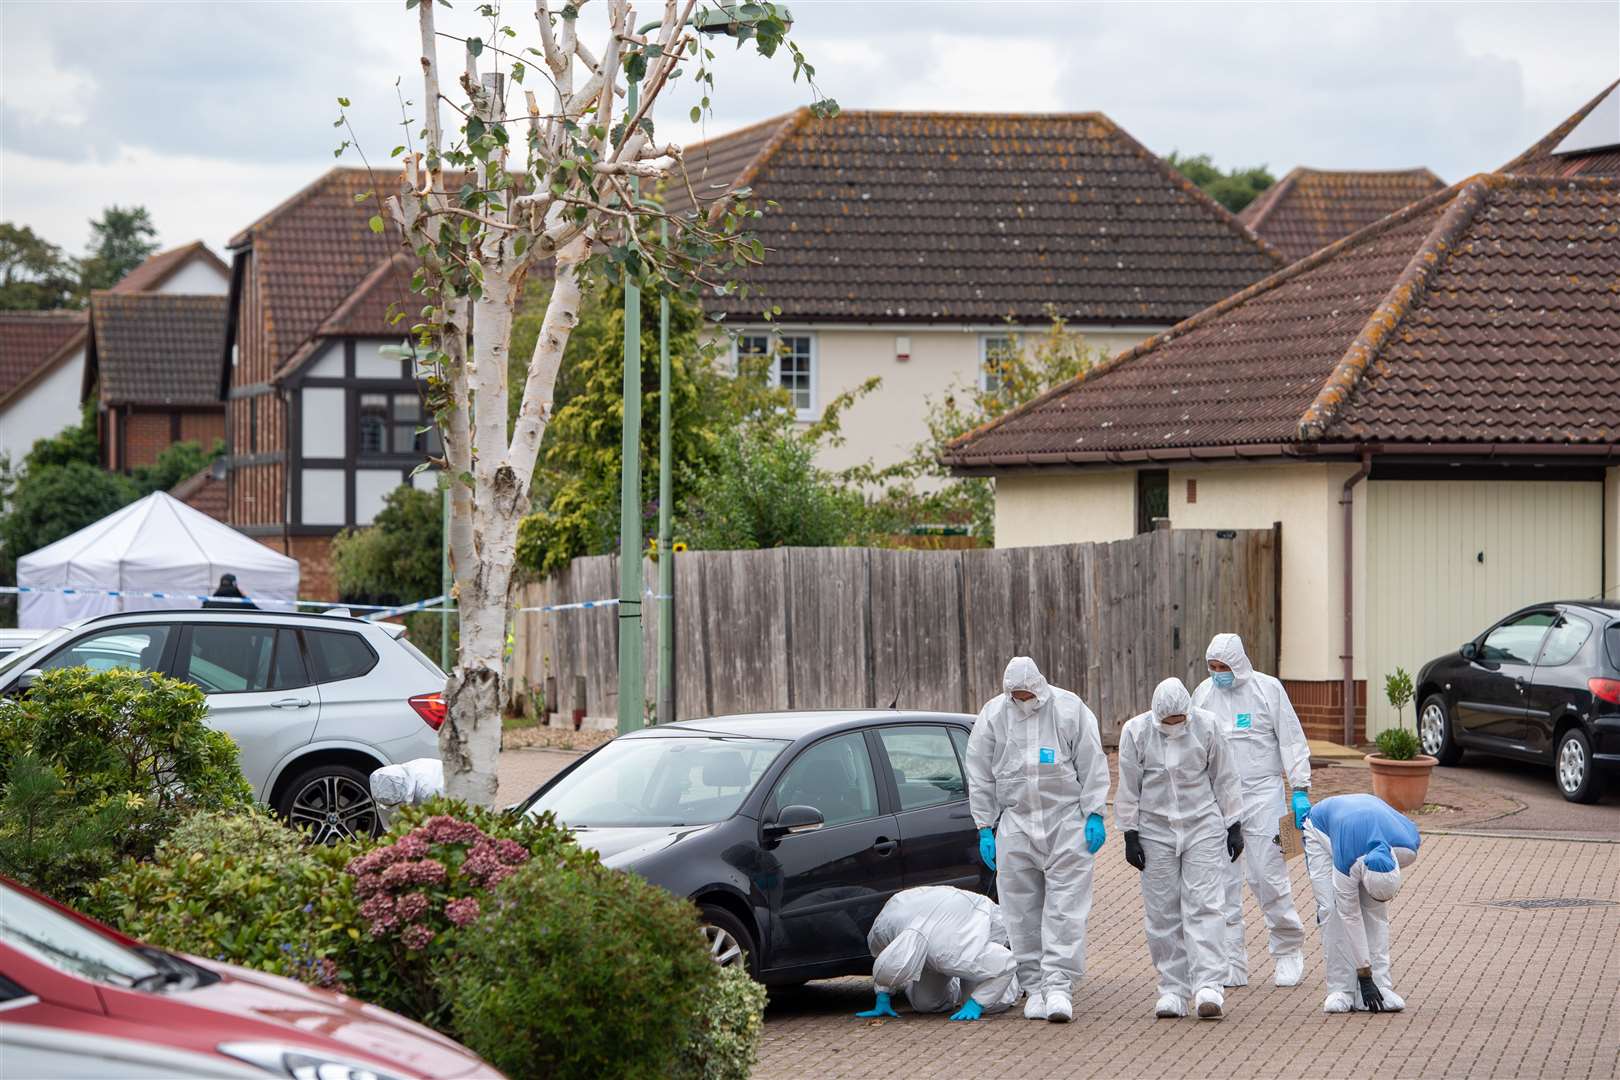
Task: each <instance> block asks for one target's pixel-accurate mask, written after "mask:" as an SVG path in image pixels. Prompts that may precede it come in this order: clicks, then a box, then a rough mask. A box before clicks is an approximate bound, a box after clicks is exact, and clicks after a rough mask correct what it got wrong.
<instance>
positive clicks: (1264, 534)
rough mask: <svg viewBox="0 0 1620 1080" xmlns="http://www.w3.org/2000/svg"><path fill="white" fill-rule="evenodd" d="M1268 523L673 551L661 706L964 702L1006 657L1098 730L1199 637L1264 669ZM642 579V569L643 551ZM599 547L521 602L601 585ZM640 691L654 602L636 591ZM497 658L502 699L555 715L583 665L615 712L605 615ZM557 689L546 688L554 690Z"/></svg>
mask: <svg viewBox="0 0 1620 1080" xmlns="http://www.w3.org/2000/svg"><path fill="white" fill-rule="evenodd" d="M1281 544H1282V533H1281V528H1280V526H1279V527H1277V528H1274V529H1269V530H1236V531H1233V530H1221V531H1219V532H1216V531H1200V530H1160V531H1157V532H1153V533H1147V534H1144V535H1142V536H1137V537H1134V538H1132V539H1129V540H1120V541H1116V542H1113V543H1098V544H1065V545H1054V546H1051V547H1031V548H1007V549H1001V550H995V551H990V550H974V551H901V550H887V549H870V548H778V549H774V550H769V551H701V552H686V553H683V554H680V555H677V556H675V560H676V561H675V627H676V632H675V642H676V646H675V671H676V679H675V701H676V713H677V715H678V716H679V718H681V719H690V718H692V717H701V716H713V715H720V714H725V713H735V712H750V711H756V710H766V709H808V708H828V707H857V708H861V707H864V708H882V707H887V706H888V705H889V704H890V703H891V702H893V703H896V704H898V706H899V707H900V708H902V709H935V710H945V711H951V712H977V711H978V709H979V707H980V706H981V705H982V704H983V703H984V702H985V701H986V700H988V699H989V698H991V697H993V696H994V695H996V694H997V693H999V692H1000V690H1001V676H1002V671H1003V669H1004V668H1005V666H1006V663H1007V660H1008V659H1009V658H1010V657H1012V656H1015V655H1019V654H1025V655H1029V656H1032V657H1034V659H1035V661H1036V663H1037V664H1039V665H1040V668H1041V670H1042V672H1043V673H1045V675H1046V676H1047V678H1048V679H1049V680H1051V681H1052V682H1053V683H1055V684H1057V685H1059V686H1063V687H1067V688H1069V689H1072V690H1074V691H1075V692H1076V693H1078V694H1080V695H1081V697H1083V698H1084V699H1085V700H1086V703H1087V704H1089V705H1090V706H1091V708H1092V710H1093V711H1094V712H1095V713H1096V714H1097V717H1098V719H1099V720H1100V721H1101V722H1102V727H1103V733H1104V736H1105V737H1110V736H1117V734H1118V731H1119V728H1120V726H1121V725H1122V724H1123V723H1124V722H1125V720H1127V719H1129V718H1130V717H1131V716H1132V715H1134V714H1136V713H1138V712H1141V711H1142V710H1144V709H1146V708H1147V707H1148V704H1149V698H1150V696H1151V694H1152V690H1153V686H1154V685H1155V684H1156V683H1157V682H1158V681H1159V680H1160V679H1163V678H1165V677H1167V676H1169V675H1179V676H1180V677H1181V678H1182V679H1183V680H1184V681H1186V682H1187V684H1188V687H1189V688H1191V687H1193V686H1195V685H1197V683H1198V681H1199V680H1201V679H1202V678H1203V677H1204V674H1205V669H1204V647H1205V645H1206V644H1207V643H1208V642H1209V639H1210V637H1211V636H1212V635H1214V634H1215V633H1218V632H1221V631H1236V632H1237V633H1240V634H1242V635H1243V640H1244V642H1245V644H1246V645H1247V647H1248V651H1249V655H1250V657H1251V658H1252V659H1253V660H1254V661H1255V663H1256V665H1257V666H1259V667H1260V668H1262V669H1263V670H1273V671H1274V670H1276V659H1277V643H1278V641H1279V627H1278V619H1279V607H1278V596H1279V591H1278V589H1279V582H1278V571H1279V567H1280V566H1281ZM643 570H644V579H645V580H646V581H647V582H648V583H656V582H657V580H658V576H657V573H656V571H655V568H654V566H653V564H652V563H651V562H648V563H647V564H646V565H645V566H644V568H643ZM617 591H618V560H617V558H616V557H614V556H610V555H603V556H594V557H591V558H583V559H576V560H574V562H573V564H572V565H571V566H569V568H568V569H567V570H565V571H562V572H560V573H557V574H555V575H553V576H552V577H550V578H548V579H547V580H545V581H544V582H540V583H538V584H533V585H529V586H526V587H525V588H524V590H523V591H522V593H521V596H520V599H521V605H520V606H522V607H525V608H538V607H543V606H547V605H552V604H562V603H569V602H575V601H581V600H596V599H602V598H606V597H612V596H614V595H616V594H617ZM642 610H643V615H644V633H645V641H644V644H645V656H646V686H645V689H644V692H643V695H642V696H643V701H644V704H645V706H646V708H647V710H648V711H649V713H650V712H651V708H652V702H653V700H654V697H655V693H656V685H657V683H656V680H657V655H658V654H657V647H656V642H657V627H658V605H657V603H655V602H653V601H652V600H651V599H649V600H648V601H647V602H646V603H645V604H644V605H643V608H642ZM516 620H517V621H516V628H515V631H516V634H515V640H514V646H513V650H512V656H511V660H510V662H509V668H508V674H509V676H510V678H511V685H512V687H513V691H514V696H515V697H516V698H517V699H518V700H519V701H520V702H527V703H531V705H532V702H533V701H534V700H535V692H536V691H540V690H541V689H542V688H544V687H548V686H549V687H551V688H552V691H551V692H552V694H553V696H554V697H555V696H557V695H558V694H560V695H561V697H562V700H561V701H560V702H557V701H552V702H550V703H549V705H550V708H551V709H552V710H554V711H559V712H562V713H564V714H566V713H567V712H568V711H569V709H570V707H571V706H572V704H573V702H571V701H570V700H569V698H570V696H571V691H570V689H569V688H571V687H573V686H575V685H576V682H577V680H576V676H583V677H584V688H585V696H586V701H585V709H586V712H587V713H588V714H589V715H591V716H593V717H610V716H613V715H615V714H616V713H617V711H618V685H617V683H618V637H617V635H618V626H619V616H618V609H617V608H614V607H603V608H585V609H575V610H570V611H559V612H537V611H526V612H521V613H520V614H518V615H517V616H516ZM558 688H560V689H558Z"/></svg>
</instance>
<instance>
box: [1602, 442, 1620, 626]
mask: <svg viewBox="0 0 1620 1080" xmlns="http://www.w3.org/2000/svg"><path fill="white" fill-rule="evenodd" d="M1603 595H1605V596H1607V597H1608V598H1609V599H1611V600H1613V599H1615V598H1617V597H1620V466H1617V467H1615V468H1611V469H1609V470H1608V471H1607V472H1605V473H1604V474H1603Z"/></svg>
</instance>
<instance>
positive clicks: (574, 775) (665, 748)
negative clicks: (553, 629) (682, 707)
mask: <svg viewBox="0 0 1620 1080" xmlns="http://www.w3.org/2000/svg"><path fill="white" fill-rule="evenodd" d="M787 745H788V742H787V740H785V739H748V738H738V737H731V736H695V735H694V736H684V735H682V736H665V735H661V736H656V737H652V738H646V737H643V738H628V739H616V740H614V741H613V742H611V743H608V744H607V745H606V746H604V747H602V749H600V750H598V751H597V752H596V753H594V754H592V755H591V756H590V757H588V758H586V759H585V760H584V761H582V762H580V764H579V766H578V767H577V768H575V769H574V770H573V771H572V772H570V773H569V774H568V775H567V776H564V777H562V778H561V779H559V780H558V781H557V782H556V783H555V784H553V785H552V786H551V788H550V789H549V790H547V791H546V792H545V793H544V794H543V795H541V796H540V798H538V799H536V800H535V801H534V803H533V804H532V805H531V806H530V807H529V811H528V812H529V813H530V814H542V813H545V812H546V811H548V810H549V811H550V812H551V813H553V814H555V815H556V816H557V820H558V821H559V822H561V823H562V824H564V825H567V826H569V827H571V828H620V827H623V828H635V827H649V828H650V827H657V826H678V825H710V824H713V823H714V822H716V821H724V820H725V819H726V818H728V817H730V816H731V815H732V814H735V813H736V812H737V807H739V806H741V805H742V801H743V799H744V798H746V797H747V795H748V793H749V792H750V791H752V790H753V788H754V785H755V784H757V783H759V778H760V777H761V776H763V775H765V770H766V769H768V768H770V765H771V762H773V761H775V760H776V758H777V756H778V755H780V754H781V753H782V751H783V750H784V749H786V747H787Z"/></svg>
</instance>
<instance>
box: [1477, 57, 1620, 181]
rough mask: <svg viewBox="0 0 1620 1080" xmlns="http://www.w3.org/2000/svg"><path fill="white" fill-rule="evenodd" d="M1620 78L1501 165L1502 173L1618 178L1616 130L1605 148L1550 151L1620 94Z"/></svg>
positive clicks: (1619, 143)
mask: <svg viewBox="0 0 1620 1080" xmlns="http://www.w3.org/2000/svg"><path fill="white" fill-rule="evenodd" d="M1617 88H1620V79H1616V80H1615V81H1614V82H1612V83H1610V84H1609V85H1608V86H1606V87H1605V88H1604V89H1603V90H1602V91H1601V92H1599V94H1598V95H1597V97H1595V98H1593V99H1592V100H1591V101H1588V102H1587V103H1586V104H1585V105H1582V106H1581V107H1580V108H1579V109H1576V110H1575V112H1574V113H1573V114H1571V115H1570V117H1569V119H1567V120H1565V121H1564V122H1563V123H1562V124H1559V125H1558V126H1557V127H1555V128H1553V129H1552V130H1551V131H1549V132H1548V133H1547V134H1546V135H1544V136H1542V137H1541V138H1540V139H1538V140H1536V143H1535V145H1534V146H1532V147H1530V149H1528V150H1526V151H1525V152H1524V153H1522V154H1520V155H1519V156H1518V157H1516V158H1514V159H1513V160H1512V161H1510V162H1508V163H1507V164H1506V165H1504V166H1502V168H1501V171H1502V172H1506V173H1518V174H1520V175H1523V176H1620V131H1616V132H1615V133H1614V134H1615V137H1614V140H1613V142H1614V145H1610V146H1609V147H1608V148H1606V149H1599V150H1595V151H1586V152H1577V153H1573V154H1555V153H1553V151H1554V150H1555V149H1556V148H1557V146H1558V144H1559V143H1561V142H1563V141H1564V138H1565V136H1567V135H1568V134H1569V133H1570V132H1572V131H1574V130H1575V128H1576V126H1577V125H1579V124H1580V122H1581V121H1582V120H1585V119H1586V118H1587V116H1589V115H1591V113H1592V110H1593V109H1596V108H1597V107H1598V106H1599V105H1600V104H1602V103H1603V100H1604V99H1605V98H1607V97H1608V96H1609V95H1610V94H1615V93H1620V89H1617Z"/></svg>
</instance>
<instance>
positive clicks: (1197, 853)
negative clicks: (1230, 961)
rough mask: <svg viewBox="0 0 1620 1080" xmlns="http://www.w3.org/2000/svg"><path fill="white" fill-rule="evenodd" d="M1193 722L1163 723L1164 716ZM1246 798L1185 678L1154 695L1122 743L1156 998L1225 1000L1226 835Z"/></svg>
mask: <svg viewBox="0 0 1620 1080" xmlns="http://www.w3.org/2000/svg"><path fill="white" fill-rule="evenodd" d="M1177 714H1180V715H1184V716H1186V718H1187V719H1186V720H1184V721H1183V722H1181V723H1179V724H1166V723H1164V722H1163V720H1164V718H1165V717H1166V716H1175V715H1177ZM1242 813H1243V801H1242V795H1241V793H1240V791H1239V788H1238V779H1237V771H1236V770H1235V769H1234V768H1233V765H1232V756H1231V749H1230V748H1229V746H1228V744H1227V742H1226V740H1225V739H1224V738H1222V736H1221V732H1220V721H1219V720H1218V719H1217V718H1216V717H1215V716H1214V715H1213V714H1212V713H1209V712H1206V711H1204V710H1203V709H1199V708H1195V707H1194V706H1193V705H1192V698H1191V695H1189V694H1188V693H1187V688H1186V687H1185V686H1183V685H1182V683H1181V680H1180V679H1166V680H1164V682H1162V683H1160V684H1159V685H1158V687H1157V689H1155V690H1154V692H1153V709H1152V711H1151V712H1145V713H1143V714H1142V715H1140V716H1137V717H1133V718H1132V719H1130V720H1128V721H1126V723H1125V728H1124V730H1123V731H1122V732H1121V733H1120V736H1119V790H1118V791H1116V792H1115V793H1114V815H1115V820H1116V822H1117V823H1118V825H1119V829H1120V831H1121V832H1122V833H1123V832H1135V833H1137V835H1138V837H1139V839H1140V840H1141V843H1142V850H1143V853H1144V855H1145V856H1146V858H1147V865H1146V867H1145V868H1144V869H1143V870H1142V907H1143V922H1144V923H1145V925H1146V927H1147V940H1148V954H1149V955H1150V956H1152V957H1153V966H1154V967H1155V968H1157V969H1158V972H1159V995H1160V996H1161V997H1163V996H1165V995H1173V996H1174V997H1176V998H1178V999H1180V1000H1181V1001H1183V1002H1184V1001H1185V1000H1186V999H1187V998H1189V997H1191V996H1193V994H1194V993H1196V992H1197V991H1199V990H1203V989H1206V988H1207V989H1212V990H1214V991H1215V992H1216V993H1217V994H1219V993H1220V990H1221V984H1222V982H1223V981H1224V979H1225V977H1226V973H1227V960H1226V942H1225V937H1226V906H1225V902H1226V882H1227V878H1228V871H1229V868H1230V867H1231V863H1232V860H1231V857H1230V856H1229V855H1228V854H1227V851H1226V830H1227V829H1228V828H1229V827H1230V826H1231V825H1233V824H1234V823H1235V822H1237V821H1238V820H1240V819H1241V817H1242Z"/></svg>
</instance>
